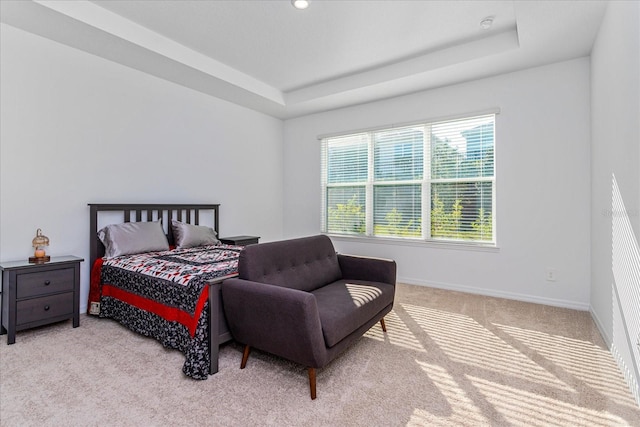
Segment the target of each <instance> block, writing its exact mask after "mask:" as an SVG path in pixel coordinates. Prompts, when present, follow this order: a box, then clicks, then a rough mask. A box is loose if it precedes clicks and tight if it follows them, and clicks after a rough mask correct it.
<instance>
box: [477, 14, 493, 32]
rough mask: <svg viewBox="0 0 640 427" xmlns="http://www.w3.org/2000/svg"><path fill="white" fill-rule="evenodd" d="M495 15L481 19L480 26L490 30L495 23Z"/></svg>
mask: <svg viewBox="0 0 640 427" xmlns="http://www.w3.org/2000/svg"><path fill="white" fill-rule="evenodd" d="M494 18H495V16H487V17H486V18H484V19H483V20H482V21H480V28H482V29H483V30H488V29H489V28H491V26H492V25H493V20H494Z"/></svg>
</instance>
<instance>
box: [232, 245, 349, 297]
mask: <svg viewBox="0 0 640 427" xmlns="http://www.w3.org/2000/svg"><path fill="white" fill-rule="evenodd" d="M238 274H239V277H240V278H241V279H245V280H251V281H254V282H261V283H270V284H272V285H277V286H283V287H286V288H293V289H299V290H301V291H307V292H311V291H313V290H315V289H318V288H320V287H322V286H324V285H327V284H329V283H332V282H335V281H336V280H340V279H341V278H342V273H341V271H340V266H339V264H338V256H337V255H336V251H335V249H334V248H333V243H331V239H329V237H327V236H324V235H317V236H311V237H303V238H299V239H290V240H281V241H277V242H269V243H260V244H257V245H249V246H247V247H245V248H244V250H243V251H242V252H241V253H240V260H239V262H238Z"/></svg>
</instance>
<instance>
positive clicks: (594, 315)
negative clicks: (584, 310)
mask: <svg viewBox="0 0 640 427" xmlns="http://www.w3.org/2000/svg"><path fill="white" fill-rule="evenodd" d="M589 314H591V318H592V319H593V322H594V323H595V324H596V327H597V328H598V331H599V332H600V336H601V337H602V339H603V340H604V343H605V344H606V345H607V348H608V349H609V350H611V344H612V343H613V339H612V338H611V336H610V335H609V333H607V331H606V329H605V328H604V326H603V325H602V321H601V320H600V318H599V317H598V314H597V313H596V312H595V311H594V310H593V307H589Z"/></svg>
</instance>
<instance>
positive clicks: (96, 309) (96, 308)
mask: <svg viewBox="0 0 640 427" xmlns="http://www.w3.org/2000/svg"><path fill="white" fill-rule="evenodd" d="M89 314H95V315H96V316H97V315H98V314H100V303H99V302H92V303H91V308H89Z"/></svg>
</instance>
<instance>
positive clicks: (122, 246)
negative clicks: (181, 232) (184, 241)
mask: <svg viewBox="0 0 640 427" xmlns="http://www.w3.org/2000/svg"><path fill="white" fill-rule="evenodd" d="M98 237H99V238H100V240H101V241H102V244H103V245H104V248H105V252H104V257H105V258H113V257H117V256H120V255H132V254H140V253H143V252H154V251H167V250H169V242H168V241H167V236H166V235H165V234H164V230H163V229H162V224H161V223H160V221H155V222H125V223H123V224H111V225H107V226H106V227H104V228H103V229H101V230H100V231H98Z"/></svg>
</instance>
